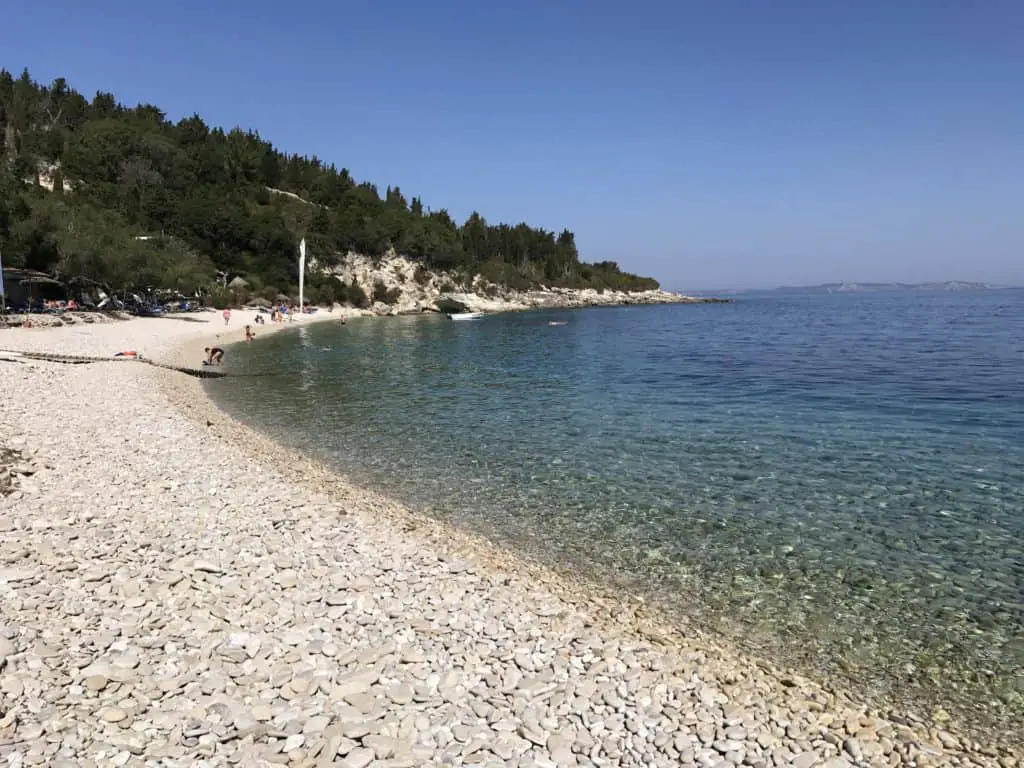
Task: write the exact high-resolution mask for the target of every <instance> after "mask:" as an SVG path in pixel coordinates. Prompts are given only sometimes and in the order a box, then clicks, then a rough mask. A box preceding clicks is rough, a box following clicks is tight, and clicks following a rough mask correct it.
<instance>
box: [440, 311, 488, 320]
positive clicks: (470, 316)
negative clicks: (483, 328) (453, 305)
mask: <svg viewBox="0 0 1024 768" xmlns="http://www.w3.org/2000/svg"><path fill="white" fill-rule="evenodd" d="M483 316H484V313H483V312H457V313H455V314H453V315H448V319H449V320H476V319H478V318H481V317H483Z"/></svg>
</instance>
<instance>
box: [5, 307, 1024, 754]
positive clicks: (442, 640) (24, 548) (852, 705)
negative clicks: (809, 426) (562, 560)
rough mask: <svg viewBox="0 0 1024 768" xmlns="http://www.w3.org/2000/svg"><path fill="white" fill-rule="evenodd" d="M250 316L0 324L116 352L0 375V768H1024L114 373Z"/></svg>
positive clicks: (1000, 742)
mask: <svg viewBox="0 0 1024 768" xmlns="http://www.w3.org/2000/svg"><path fill="white" fill-rule="evenodd" d="M247 319H248V318H247V317H246V318H244V319H243V317H242V315H241V314H240V313H239V314H238V315H237V316H236V318H234V319H233V320H232V323H231V326H230V327H228V328H225V326H224V324H223V321H222V320H221V319H220V316H219V315H216V314H214V313H203V314H199V315H196V316H194V317H192V318H189V320H190V321H189V320H180V319H175V318H138V319H132V320H125V321H117V322H102V323H100V322H97V323H90V324H83V323H76V324H74V325H70V326H64V327H59V328H17V329H6V330H5V329H0V350H7V351H25V352H49V353H54V354H65V355H87V356H98V357H107V358H111V361H110V362H99V363H93V364H84V365H71V364H60V363H53V362H45V361H41V360H34V359H27V358H22V359H17V358H15V359H11V360H4V359H0V402H2V404H3V406H2V409H0V765H8V766H23V765H46V766H60V767H61V768H71V767H72V766H81V767H83V768H85V767H91V766H150V765H152V766H158V765H159V766H229V765H240V766H269V765H292V766H310V767H312V766H334V765H336V766H348V767H350V768H367V767H370V768H384V767H385V766H388V767H390V768H399V767H400V766H408V767H412V766H461V765H466V766H524V767H525V766H659V767H661V766H665V767H670V766H690V765H693V766H706V767H709V768H710V767H712V766H730V765H747V766H755V767H756V766H760V767H761V768H768V767H770V766H775V767H776V768H782V767H783V766H793V767H794V768H813V767H814V766H822V767H823V768H852V767H854V766H872V767H873V766H892V767H895V766H922V767H923V766H999V768H1015V767H1016V766H1019V765H1024V763H1022V762H1021V753H1020V748H1019V744H1020V733H1017V734H1012V733H1009V734H995V735H991V734H987V735H984V736H983V735H981V734H968V733H965V732H963V731H962V730H960V729H958V727H957V725H956V723H953V722H949V721H948V720H947V719H946V718H944V717H943V716H942V713H934V712H929V713H923V712H922V713H911V712H903V711H900V712H895V711H891V710H887V709H878V708H875V707H873V706H869V705H868V704H867V703H865V702H861V701H858V700H856V699H855V698H854V697H852V696H850V695H848V694H845V693H844V692H843V691H838V690H831V689H829V688H828V687H827V686H825V685H823V684H822V682H820V681H812V680H809V679H805V678H804V677H801V676H800V675H796V674H792V673H790V672H788V671H786V670H782V669H778V668H776V667H774V666H772V665H771V664H768V663H765V662H762V661H759V660H756V659H751V658H748V657H746V656H744V655H743V654H741V653H738V652H736V651H734V650H732V649H730V648H728V647H726V646H725V645H723V644H722V643H721V642H718V641H716V640H715V639H714V638H710V637H707V636H705V635H702V634H701V633H699V632H698V631H696V630H694V629H692V628H688V627H679V626H666V625H664V624H661V623H659V620H658V617H657V616H654V615H652V614H650V613H649V612H647V611H646V610H644V608H643V606H642V605H641V604H639V603H637V602H635V601H630V600H628V599H625V598H621V597H616V596H614V595H608V594H605V593H603V592H602V591H601V590H600V589H599V588H597V587H594V586H592V585H584V584H578V583H575V582H574V581H573V579H572V578H571V574H565V573H555V572H552V571H549V570H546V569H544V568H542V567H540V566H539V565H536V564H533V563H530V562H526V561H523V560H521V559H518V558H517V557H515V556H513V555H512V554H509V553H507V552H503V551H501V550H499V549H497V548H495V547H493V546H491V545H489V544H488V543H487V542H486V541H482V540H478V539H474V538H472V537H470V536H468V535H466V534H463V533H460V532H458V531H455V530H452V529H449V528H447V527H445V526H443V525H442V524H440V523H438V522H436V521H433V520H431V519H429V518H425V517H423V516H420V515H417V514H414V513H413V512H411V511H409V510H407V509H404V508H402V507H401V506H399V505H398V504H396V503H394V502H392V501H390V500H388V499H387V498H384V497H382V496H380V495H378V494H375V493H372V492H369V491H366V490H364V489H361V488H359V487H356V486H354V485H353V484H351V483H349V482H348V481H346V479H345V478H343V477H340V476H338V475H336V474H334V473H332V472H331V471H330V470H329V469H327V468H326V467H323V466H321V465H319V464H317V463H316V462H314V461H312V460H311V459H309V458H306V457H303V456H300V455H296V454H294V453H292V452H290V451H289V450H287V449H285V448H283V447H281V446H279V445H277V444H275V443H273V442H272V441H270V440H268V439H267V438H265V437H263V436H261V435H259V434H256V433H254V432H252V431H251V430H249V429H247V428H246V427H244V426H243V425H241V424H238V423H237V422H235V421H233V420H231V419H230V418H228V417H227V416H226V415H224V414H223V413H221V412H220V411H218V410H217V409H216V408H215V407H214V406H213V405H212V404H211V403H210V401H209V400H208V399H207V397H206V396H205V394H204V392H203V389H202V386H201V383H200V381H199V380H197V379H195V378H193V377H190V376H187V375H185V374H182V373H178V372H174V371H169V370H165V369H160V368H156V367H152V366H148V365H145V364H142V363H140V362H138V361H115V360H114V359H113V358H112V356H113V355H114V354H115V353H116V352H118V351H121V350H126V349H133V350H136V351H138V352H139V353H140V354H141V355H143V356H145V357H148V358H151V359H153V360H155V361H158V362H163V363H168V364H177V365H187V366H190V367H198V366H199V362H200V360H201V359H202V349H203V347H204V346H209V345H210V344H211V342H213V343H216V344H218V345H221V346H226V345H227V344H229V343H232V342H235V341H239V340H241V338H242V335H243V331H242V328H243V326H244V324H245V321H246V320H247ZM330 320H333V321H335V322H337V320H338V317H337V316H336V315H334V316H332V315H328V314H326V313H319V314H318V315H316V316H314V317H312V318H308V319H304V320H303V321H301V322H314V321H330ZM366 322H387V320H386V319H379V320H367V321H366ZM279 329H280V326H269V325H268V326H260V327H257V328H256V333H257V335H266V334H267V333H270V332H274V331H276V330H279ZM254 343H256V344H258V343H259V339H257V341H256V342H254ZM230 354H231V352H230V349H229V350H228V355H229V359H230ZM0 357H2V356H0Z"/></svg>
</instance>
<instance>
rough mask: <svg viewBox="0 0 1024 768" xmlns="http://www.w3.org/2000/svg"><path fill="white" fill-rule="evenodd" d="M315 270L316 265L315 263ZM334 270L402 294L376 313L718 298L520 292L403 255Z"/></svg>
mask: <svg viewBox="0 0 1024 768" xmlns="http://www.w3.org/2000/svg"><path fill="white" fill-rule="evenodd" d="M312 268H313V269H316V268H317V267H316V265H315V264H313V266H312ZM331 274H333V275H334V276H335V277H337V278H338V279H339V280H342V281H344V282H346V283H351V282H352V281H353V280H354V281H355V282H357V283H358V284H359V285H360V286H361V287H362V288H363V290H364V291H366V294H367V296H369V297H371V299H372V296H373V291H374V286H375V285H376V284H378V283H379V284H381V285H383V286H384V287H385V288H386V289H387V290H388V291H392V292H397V300H396V301H394V302H393V303H391V304H387V303H384V302H379V301H378V302H373V304H372V306H371V308H370V310H369V313H372V314H375V315H398V314H413V313H418V312H441V311H468V312H515V311H523V310H529V309H543V308H575V307H599V306H617V305H624V304H684V303H708V302H712V301H719V300H715V299H704V298H696V297H691V296H683V295H682V294H678V293H672V292H669V291H662V290H654V291H639V292H626V291H597V290H595V289H592V288H589V289H583V290H575V289H570V288H548V287H543V286H542V287H540V288H538V289H536V290H529V291H516V290H513V289H511V288H508V287H506V286H500V285H497V284H495V283H492V282H490V281H488V280H486V279H484V278H483V277H482V276H480V275H476V276H475V277H474V278H473V280H472V281H471V282H470V283H469V284H466V282H465V281H464V280H462V279H461V278H459V277H458V276H456V275H454V274H451V273H448V272H436V271H433V270H426V269H423V268H421V267H420V265H418V264H417V263H416V262H414V261H411V260H409V259H407V258H406V257H404V256H396V255H393V254H391V255H388V256H385V257H383V258H381V259H378V260H374V259H371V258H369V257H366V256H361V255H358V254H349V255H348V256H346V257H345V260H344V261H343V262H342V264H341V265H339V266H337V267H335V268H333V269H332V270H331Z"/></svg>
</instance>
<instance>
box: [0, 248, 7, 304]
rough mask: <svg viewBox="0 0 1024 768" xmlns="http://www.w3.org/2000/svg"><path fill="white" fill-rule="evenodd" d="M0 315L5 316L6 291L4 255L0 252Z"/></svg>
mask: <svg viewBox="0 0 1024 768" xmlns="http://www.w3.org/2000/svg"><path fill="white" fill-rule="evenodd" d="M0 314H3V315H6V314H7V291H6V290H5V289H4V254H3V251H0Z"/></svg>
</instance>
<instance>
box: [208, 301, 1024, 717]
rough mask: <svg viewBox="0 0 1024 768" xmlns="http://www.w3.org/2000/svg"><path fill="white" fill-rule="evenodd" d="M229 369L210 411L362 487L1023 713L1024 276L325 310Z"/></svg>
mask: <svg viewBox="0 0 1024 768" xmlns="http://www.w3.org/2000/svg"><path fill="white" fill-rule="evenodd" d="M553 319H558V320H565V321H567V322H568V324H567V325H564V326H558V327H552V326H549V325H548V322H549V320H553ZM228 363H229V369H230V370H234V371H237V372H248V373H256V374H260V375H257V376H246V377H237V378H228V379H224V380H220V381H214V382H211V383H210V384H209V385H208V386H209V391H210V392H211V394H212V395H213V396H214V397H215V399H216V400H217V401H218V402H219V403H220V404H221V405H222V407H224V408H226V409H227V410H228V411H230V412H232V413H234V414H235V415H237V416H238V417H240V418H241V419H242V420H244V421H247V422H249V423H250V424H252V425H254V426H256V427H258V428H261V429H263V430H265V431H268V432H269V433H270V434H272V435H274V436H276V437H278V438H279V439H281V440H283V441H285V442H289V443H291V444H293V445H296V446H298V447H300V448H302V449H304V450H307V451H310V452H313V453H316V454H318V455H320V456H323V457H325V458H327V459H329V460H330V461H331V462H333V463H334V464H335V465H336V466H337V467H338V468H340V469H341V470H342V471H344V472H345V473H346V474H348V475H349V476H351V477H352V478H353V479H355V480H357V481H358V482H360V483H362V484H365V485H367V486H370V487H374V488H377V489H380V490H384V491H386V492H387V493H388V494H389V495H391V496H393V497H397V498H399V499H401V500H403V501H405V502H407V503H409V504H410V505H412V506H414V507H416V508H419V509H421V510H425V511H428V512H429V513H431V514H433V515H435V516H437V517H439V518H443V519H445V520H448V521H450V522H453V523H455V524H456V525H459V526H462V527H464V528H467V529H470V530H473V531H475V532H478V533H483V534H485V535H487V536H489V537H490V538H492V539H494V540H496V541H498V542H500V543H503V544H507V545H509V546H512V547H516V548H519V549H521V550H524V551H527V552H529V553H530V554H531V555H534V556H536V557H538V558H540V559H542V560H544V561H547V562H549V563H555V564H559V565H562V566H565V565H571V566H573V567H574V568H576V569H577V571H578V572H579V573H580V574H581V575H582V576H585V577H588V578H595V579H598V580H600V581H602V582H604V583H612V584H613V585H616V586H617V587H618V588H620V589H622V590H624V591H628V592H630V593H632V594H638V595H643V596H644V597H645V599H647V600H648V601H649V602H650V603H652V604H654V605H657V606H658V607H659V608H661V609H663V610H665V611H666V612H667V613H668V614H669V615H677V616H685V617H687V618H688V619H689V620H691V621H696V622H697V623H699V624H700V625H702V626H704V627H705V628H708V629H710V630H713V631H715V632H720V633H723V634H725V635H726V636H728V637H729V638H730V639H731V640H733V641H734V642H737V643H740V644H742V645H744V646H746V647H748V648H751V649H753V650H754V651H756V652H757V653H759V654H762V655H765V656H769V657H771V658H775V659H780V660H782V661H784V662H786V663H789V664H794V665H796V666H798V667H799V668H801V669H804V670H806V671H809V672H812V673H817V674H819V675H822V676H829V677H833V678H835V677H837V676H838V677H841V678H843V679H844V680H845V681H848V682H850V683H851V684H853V685H855V686H856V687H857V688H858V689H859V690H861V691H863V692H865V693H867V694H871V695H875V696H878V697H879V698H880V699H882V700H899V701H902V702H904V703H908V702H909V703H912V704H915V705H920V706H921V707H922V708H924V706H925V705H931V704H933V703H935V702H938V703H940V704H942V705H943V706H944V707H945V708H946V709H947V710H949V711H954V712H956V713H958V714H960V715H961V716H962V717H964V718H966V719H967V720H971V721H974V720H976V721H978V722H988V723H993V722H994V723H1000V724H1001V725H1002V727H1007V726H1008V725H1013V724H1015V723H1016V724H1019V723H1020V722H1021V719H1022V713H1024V704H1022V697H1024V551H1022V547H1024V544H1022V542H1024V538H1022V537H1024V291H1000V292H987V293H972V294H965V293H949V294H919V293H901V294H890V295H877V294H876V295H831V296H800V297H789V298H787V297H781V296H776V297H771V298H751V299H749V300H741V301H738V302H736V303H735V304H731V305H683V306H669V307H636V308H620V309H597V310H582V311H572V312H570V311H558V312H554V311H553V312H537V313H526V314H510V315H500V316H491V317H487V318H484V319H482V320H479V321H468V322H463V323H452V322H450V321H448V320H446V319H444V318H442V317H436V316H429V317H406V318H389V319H382V320H364V321H353V322H350V323H349V324H348V325H344V326H343V325H341V324H340V323H338V324H334V323H330V324H320V325H312V326H309V327H306V328H302V329H297V330H296V331H295V332H289V333H286V334H280V335H277V336H275V337H271V338H268V339H266V340H261V341H259V342H258V343H255V344H251V345H239V346H236V347H233V348H232V349H231V350H230V353H229V360H228ZM264 374H265V375H264Z"/></svg>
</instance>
